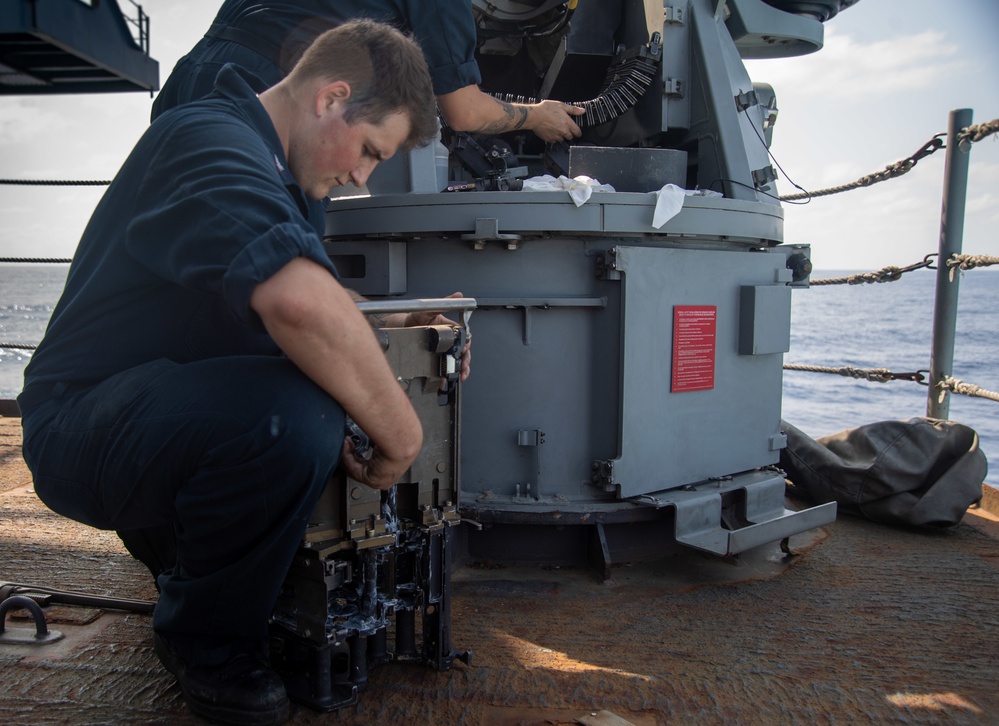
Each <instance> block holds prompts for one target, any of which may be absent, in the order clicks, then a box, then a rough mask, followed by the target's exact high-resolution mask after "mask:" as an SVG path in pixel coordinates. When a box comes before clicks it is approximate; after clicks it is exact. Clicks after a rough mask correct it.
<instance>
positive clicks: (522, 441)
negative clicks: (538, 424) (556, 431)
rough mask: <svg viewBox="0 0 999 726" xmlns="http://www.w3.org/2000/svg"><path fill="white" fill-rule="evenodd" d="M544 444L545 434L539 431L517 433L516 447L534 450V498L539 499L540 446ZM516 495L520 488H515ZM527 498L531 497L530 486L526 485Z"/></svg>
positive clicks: (529, 430)
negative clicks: (529, 447)
mask: <svg viewBox="0 0 999 726" xmlns="http://www.w3.org/2000/svg"><path fill="white" fill-rule="evenodd" d="M544 443H545V432H544V431H542V430H541V429H525V430H522V431H518V432H517V446H531V447H533V448H534V461H535V474H536V477H537V482H536V484H537V488H536V489H535V494H534V498H535V499H540V498H541V446H542V445H543V444H544ZM517 489H518V494H519V489H520V487H519V486H518V487H517ZM527 496H528V497H530V496H531V485H530V483H528V484H527Z"/></svg>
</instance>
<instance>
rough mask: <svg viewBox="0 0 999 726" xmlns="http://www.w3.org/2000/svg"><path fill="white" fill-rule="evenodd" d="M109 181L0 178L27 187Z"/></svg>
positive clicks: (96, 184)
mask: <svg viewBox="0 0 999 726" xmlns="http://www.w3.org/2000/svg"><path fill="white" fill-rule="evenodd" d="M110 183H111V182H110V181H91V180H86V179H68V180H67V179H63V180H59V179H0V184H16V185H19V186H28V187H106V186H107V185H108V184H110Z"/></svg>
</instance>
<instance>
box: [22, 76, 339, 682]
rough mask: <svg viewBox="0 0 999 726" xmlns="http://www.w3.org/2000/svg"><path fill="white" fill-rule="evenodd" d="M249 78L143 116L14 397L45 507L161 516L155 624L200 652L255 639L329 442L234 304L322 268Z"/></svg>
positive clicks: (313, 407) (322, 481)
mask: <svg viewBox="0 0 999 726" xmlns="http://www.w3.org/2000/svg"><path fill="white" fill-rule="evenodd" d="M244 75H245V77H244ZM257 80H258V79H256V78H253V77H252V76H249V75H246V74H243V72H242V71H239V70H238V69H236V68H234V67H228V68H225V69H223V71H222V72H221V73H220V74H219V76H218V93H217V94H214V95H212V96H210V97H209V98H206V99H204V100H201V101H198V102H196V103H191V104H188V105H185V106H183V107H181V108H177V109H174V110H173V111H171V112H169V113H166V114H164V115H163V116H162V117H161V118H159V119H158V120H157V121H156V122H155V123H153V124H152V125H151V126H150V127H149V129H148V130H147V132H146V133H145V134H144V135H143V137H142V138H141V139H140V141H139V142H138V144H137V145H136V147H135V149H134V150H133V151H132V153H131V155H130V156H129V158H128V160H127V161H126V162H125V164H124V166H123V167H122V169H121V171H120V172H119V173H118V175H117V177H116V178H115V180H114V182H113V183H112V184H111V186H110V187H109V188H108V190H107V192H106V193H105V195H104V197H103V198H102V200H101V202H100V204H99V205H98V207H97V209H96V211H95V212H94V215H93V217H92V218H91V221H90V223H89V225H88V226H87V229H86V231H85V232H84V234H83V237H82V239H81V241H80V244H79V247H78V249H77V253H76V255H75V258H74V261H73V264H72V266H71V268H70V272H69V277H68V279H67V282H66V288H65V291H64V292H63V295H62V297H61V299H60V300H59V303H58V304H57V306H56V309H55V311H54V313H53V315H52V318H51V321H50V323H49V327H48V330H47V331H46V334H45V336H44V338H43V340H42V342H41V343H40V345H39V347H38V350H37V351H36V353H35V354H34V356H33V357H32V360H31V362H30V363H29V365H28V366H27V368H26V370H25V386H24V390H23V392H22V394H21V395H20V396H19V397H18V404H19V406H20V407H21V410H22V426H23V429H24V458H25V461H26V462H27V464H28V466H29V468H30V469H31V472H32V474H33V476H34V482H35V491H36V492H37V494H38V496H39V497H40V498H41V499H42V501H44V502H45V504H46V505H48V506H49V507H50V508H51V509H53V510H55V511H56V512H58V513H60V514H63V515H65V516H68V517H71V518H73V519H76V520H78V521H81V522H84V523H86V524H89V525H91V526H94V527H98V528H101V529H119V530H122V529H135V528H146V527H156V526H160V525H164V524H168V523H173V524H174V527H175V531H176V535H177V562H176V566H175V567H174V568H173V570H172V571H167V572H166V573H164V574H163V575H161V576H160V578H159V580H158V584H159V587H160V598H159V601H158V603H157V605H156V610H155V613H154V617H153V627H154V629H155V630H157V631H158V632H162V633H164V634H166V635H168V636H169V637H170V638H171V643H173V644H174V645H175V646H176V647H177V649H178V651H179V654H180V655H181V656H182V657H185V658H187V659H189V660H196V661H198V662H200V663H202V664H204V665H213V664H218V663H222V662H224V661H226V660H227V659H228V658H229V656H230V655H232V654H233V653H234V652H238V651H239V650H240V643H241V642H242V641H254V642H257V641H259V640H260V639H262V638H264V637H265V636H266V628H267V621H268V617H269V615H270V612H271V609H272V607H273V603H274V601H275V599H276V597H277V593H278V591H279V588H280V586H281V582H282V580H283V579H284V576H285V573H286V572H287V569H288V566H289V564H290V562H291V559H292V557H293V555H294V552H295V550H296V548H297V546H298V545H299V543H300V542H301V539H302V535H303V533H304V530H305V526H306V524H307V521H308V518H309V515H310V514H311V512H312V510H313V508H314V506H315V502H316V500H317V498H318V497H319V495H320V494H321V492H322V489H323V487H324V486H325V485H326V483H327V482H328V480H329V479H330V476H331V475H332V472H333V470H334V468H335V467H336V465H337V463H338V460H339V454H340V451H341V447H342V445H343V440H344V435H345V428H344V412H343V410H342V409H341V407H340V406H339V405H338V404H337V402H336V401H334V400H333V399H332V398H330V396H329V395H328V394H326V393H325V392H324V391H322V390H321V389H320V388H319V387H318V386H316V385H315V384H314V383H313V382H312V381H311V380H310V379H308V378H307V377H306V376H305V375H304V374H302V373H301V372H300V371H299V369H298V368H297V367H296V366H295V365H294V364H293V363H291V362H290V361H289V360H288V359H287V358H285V357H284V356H283V355H282V354H281V352H280V350H279V349H278V347H277V346H276V344H275V343H274V341H273V340H272V339H271V338H270V337H269V336H268V335H267V334H266V332H265V331H264V329H263V326H262V323H261V321H260V319H259V317H258V316H257V315H256V313H255V312H254V311H253V310H252V309H251V307H250V297H251V294H252V293H253V290H254V288H255V286H256V285H258V284H259V283H261V282H263V281H265V280H267V279H268V278H270V277H271V276H272V275H273V274H275V273H276V272H277V271H278V270H280V269H281V268H282V267H284V265H286V264H287V263H288V262H290V261H291V260H293V259H294V258H296V257H305V258H308V259H310V260H313V261H315V262H316V263H318V264H320V265H322V266H323V267H325V268H327V269H329V271H330V274H331V275H336V272H335V269H334V268H333V266H332V264H331V263H330V260H329V258H328V257H327V255H326V253H325V251H324V249H323V246H322V243H321V240H320V236H319V234H318V233H317V231H316V229H315V228H314V226H313V225H311V224H310V223H309V222H308V220H307V213H308V203H307V199H306V197H305V195H304V194H303V191H302V189H301V188H300V187H299V186H298V185H297V184H296V183H295V181H294V179H293V178H292V177H291V175H290V174H289V172H288V171H287V166H288V165H287V162H286V160H285V157H284V153H283V151H282V147H281V143H280V140H279V139H278V136H277V133H276V132H275V130H274V127H273V125H272V123H271V120H270V118H269V116H268V115H267V114H266V112H265V111H264V108H263V106H262V105H261V104H260V102H259V101H258V100H257V98H256V93H257V92H259V91H261V90H263V87H262V86H260V85H251V83H253V84H257ZM331 365H335V361H333V362H331ZM187 644H191V645H192V646H193V644H197V647H196V648H194V647H191V648H190V649H189V648H188V646H187ZM243 645H245V643H243Z"/></svg>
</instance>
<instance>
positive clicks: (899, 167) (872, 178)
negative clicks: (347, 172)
mask: <svg viewBox="0 0 999 726" xmlns="http://www.w3.org/2000/svg"><path fill="white" fill-rule="evenodd" d="M997 132H999V119H993V120H992V121H986V122H985V123H980V124H972V125H971V126H967V127H965V128H963V129H961V131H960V132H958V133H957V135H956V140H957V142H958V145H959V146H960V148H961V149H962V150H965V151H966V150H967V149H968V147H969V146H970V144H971V143H972V142H975V141H981V140H982V139H984V138H985V137H986V136H990V135H991V134H994V133H997ZM946 136H947V134H936V135H935V136H934V137H933V138H932V139H930V140H929V141H927V142H926V143H925V144H923V145H922V146H921V147H920V148H919V149H918V150H917V151H916V152H915V153H913V154H912V155H911V156H908V157H906V158H905V159H902V160H900V161H896V162H895V163H894V164H889V165H888V166H886V167H885V168H884V169H883V170H882V171H877V172H874V173H873V174H867V175H866V176H862V177H860V179H858V180H857V181H855V182H850V183H849V184H842V185H840V186H836V187H830V188H828V189H820V190H818V191H815V192H803V193H802V194H786V195H784V196H781V197H780V200H781V201H782V202H791V201H795V200H798V199H811V198H813V197H825V196H829V195H830V194H839V193H840V192H847V191H850V190H851V189H858V188H860V187H869V186H871V185H872V184H877V183H878V182H883V181H888V180H889V179H894V178H895V177H899V176H902V175H903V174H906V173H907V172H909V171H911V170H912V168H913V167H914V166H916V164H917V163H918V162H919V160H920V159H924V158H926V157H927V156H929V155H930V154H932V153H934V152H935V151H938V150H939V149H943V148H946V143H945V142H944V138H945V137H946Z"/></svg>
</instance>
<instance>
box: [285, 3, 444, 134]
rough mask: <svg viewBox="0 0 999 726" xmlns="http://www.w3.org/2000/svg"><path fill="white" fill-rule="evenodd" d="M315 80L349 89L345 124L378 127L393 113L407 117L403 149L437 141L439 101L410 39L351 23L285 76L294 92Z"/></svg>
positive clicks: (318, 43) (320, 41) (378, 26)
mask: <svg viewBox="0 0 999 726" xmlns="http://www.w3.org/2000/svg"><path fill="white" fill-rule="evenodd" d="M316 78H320V79H323V80H326V81H329V82H333V81H345V82H347V83H349V84H350V88H351V94H350V98H349V99H348V100H347V103H346V108H345V110H344V119H345V120H346V121H347V122H348V123H356V122H359V121H364V122H367V123H374V124H378V123H380V122H381V121H383V120H384V118H385V117H386V116H390V115H392V114H394V113H399V112H403V113H406V114H408V116H409V120H410V133H409V137H408V138H407V140H406V142H405V143H404V144H403V149H411V148H413V147H415V146H423V145H424V144H426V143H427V142H429V141H430V140H431V139H432V138H433V137H435V136H436V135H437V99H436V97H435V96H434V90H433V85H432V84H431V81H430V71H429V70H428V68H427V62H426V60H425V59H424V57H423V51H422V50H421V49H420V46H419V45H418V44H417V43H416V41H415V40H413V38H412V36H410V35H406V34H403V33H402V32H400V31H399V30H396V29H395V28H393V27H392V26H390V25H386V24H385V23H379V22H375V21H373V20H353V21H350V22H348V23H344V24H343V25H339V26H337V27H336V28H333V29H332V30H327V31H326V32H325V33H323V34H322V35H320V36H319V37H317V38H316V39H315V41H313V42H312V44H311V45H310V46H309V47H308V48H307V49H306V50H305V52H304V53H303V54H302V57H301V59H300V60H299V61H298V63H296V64H295V67H294V68H292V70H291V73H289V74H288V80H289V81H290V82H291V83H292V84H294V85H296V86H299V85H302V84H303V83H307V82H309V81H312V80H314V79H316Z"/></svg>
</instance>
